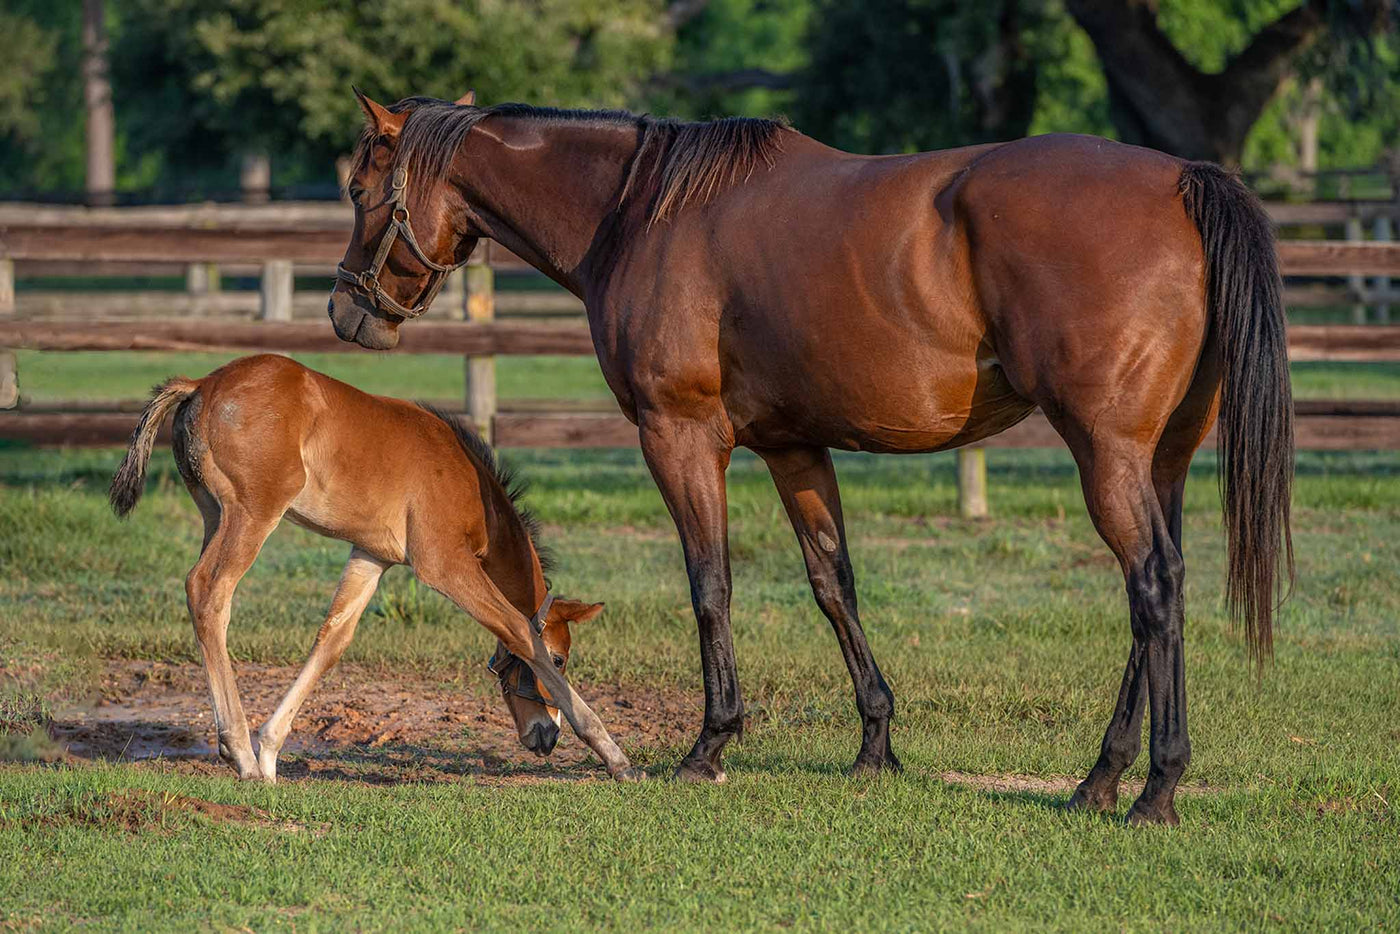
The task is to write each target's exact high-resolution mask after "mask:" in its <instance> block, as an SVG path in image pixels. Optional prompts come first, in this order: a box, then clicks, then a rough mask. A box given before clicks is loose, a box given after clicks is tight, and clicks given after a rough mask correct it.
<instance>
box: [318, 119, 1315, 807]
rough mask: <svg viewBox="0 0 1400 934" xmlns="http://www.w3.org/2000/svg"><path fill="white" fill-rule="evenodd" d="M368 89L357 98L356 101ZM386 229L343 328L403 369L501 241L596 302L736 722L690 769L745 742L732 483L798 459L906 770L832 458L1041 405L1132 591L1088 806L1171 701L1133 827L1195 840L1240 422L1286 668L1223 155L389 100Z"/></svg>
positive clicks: (1273, 263)
mask: <svg viewBox="0 0 1400 934" xmlns="http://www.w3.org/2000/svg"><path fill="white" fill-rule="evenodd" d="M356 93H357V94H358V92H356ZM360 103H361V105H362V107H363V109H364V111H365V114H366V116H367V119H368V125H367V128H366V130H365V132H364V134H363V136H362V138H361V141H360V145H359V147H358V149H357V158H356V161H355V164H354V168H353V176H352V178H351V182H350V194H351V196H352V197H353V199H354V202H355V228H354V233H353V234H352V236H351V239H350V244H349V246H348V247H347V249H346V251H345V258H344V261H343V263H342V266H341V271H340V280H341V281H340V282H339V283H338V284H337V285H336V287H335V289H334V290H333V292H332V293H331V298H330V316H331V319H332V321H333V322H334V324H335V330H336V333H337V334H338V335H340V337H341V338H343V339H344V340H347V341H355V342H357V343H359V344H361V345H363V346H365V347H370V348H388V347H392V346H394V344H395V343H396V342H397V340H398V329H399V326H400V325H401V324H402V323H403V321H404V320H405V319H406V318H410V317H414V316H416V315H418V314H421V313H422V312H423V310H425V308H426V306H427V303H428V302H430V301H431V298H432V296H433V294H435V292H436V289H437V287H438V286H439V285H440V284H441V280H442V279H443V277H444V276H445V275H446V274H447V272H448V271H449V270H450V269H451V268H452V266H453V265H454V264H456V263H460V262H462V261H464V260H465V258H466V257H467V256H468V255H469V254H470V252H471V251H472V249H473V248H474V247H475V245H476V242H477V239H478V238H479V237H490V238H492V239H494V240H496V241H498V242H500V243H502V244H504V245H505V246H506V247H508V248H509V249H511V250H513V251H514V252H516V253H518V254H519V255H520V256H522V257H524V258H525V259H527V260H528V261H529V262H531V263H533V264H534V265H535V266H536V267H538V268H539V269H541V270H542V271H544V272H545V273H546V274H547V275H549V276H550V277H551V278H553V279H555V280H556V281H558V282H559V283H560V284H562V285H563V286H564V287H565V288H567V289H568V290H569V291H571V292H573V293H574V294H575V295H577V296H579V297H581V298H582V299H583V301H584V303H585V305H586V307H587V311H588V323H589V328H590V330H591V333H592V337H593V344H594V347H595V348H596V350H597V354H598V361H599V363H600V364H601V365H602V370H603V375H604V377H605V378H606V379H607V382H608V385H609V387H610V388H611V389H612V391H613V393H614V394H615V395H616V397H617V401H618V403H619V405H620V406H621V408H622V411H623V413H624V414H626V416H627V417H628V418H629V419H631V420H632V421H633V422H635V423H636V425H637V428H638V431H639V434H640V440H641V446H642V452H643V454H644V455H645V457H646V462H647V465H648V466H649V467H650V469H651V473H652V476H653V477H654V478H655V480H656V483H657V485H658V486H659V487H660V490H661V494H662V496H663V497H664V498H665V500H666V504H667V506H668V508H669V509H670V512H671V516H672V518H673V519H674V520H675V524H676V527H677V529H678V530H679V532H680V538H681V544H682V546H683V549H684V553H685V562H686V569H687V573H688V575H689V578H690V593H691V600H692V603H693V605H694V609H695V617H696V621H697V623H698V626H699V635H700V659H701V665H702V669H703V674H704V683H705V718H704V725H703V727H702V728H701V731H700V735H699V738H698V739H697V740H696V741H695V745H694V747H693V748H692V750H691V751H690V753H689V754H688V755H686V757H685V758H684V760H683V761H682V762H681V764H680V767H679V769H678V776H679V777H682V778H690V779H700V780H710V781H720V780H723V778H724V771H723V769H722V767H721V762H720V754H721V750H722V749H723V748H724V745H725V743H726V742H728V740H729V739H730V737H732V736H734V735H735V734H736V733H738V732H740V730H741V729H742V726H743V712H744V706H743V702H742V700H741V697H740V692H739V681H738V676H737V672H736V670H735V661H734V650H733V645H732V640H731V637H730V628H729V597H730V575H729V552H728V544H727V525H726V515H725V511H726V508H725V484H724V474H725V469H726V467H727V465H728V463H729V458H730V453H731V452H732V450H733V449H734V448H735V447H736V446H738V445H743V446H746V447H749V448H751V449H752V450H754V451H755V452H757V453H758V455H759V456H760V457H761V458H762V459H763V460H764V461H765V462H766V463H767V465H768V467H769V469H770V471H771V472H772V475H773V480H774V482H775V484H776V485H777V488H778V492H779V494H780V496H781V498H782V502H783V505H784V506H785V507H786V509H787V513H788V516H789V518H790V519H791V521H792V525H793V528H794V529H795V530H796V532H797V538H798V541H799V543H800V544H801V547H802V553H803V557H804V558H805V559H806V563H807V573H808V576H809V578H810V580H811V585H812V591H813V594H814V595H815V597H816V601H817V603H818V605H819V606H820V607H821V609H822V612H823V613H824V614H825V615H826V617H827V618H828V619H829V620H830V621H831V625H832V627H833V628H834V629H835V631H836V637H837V641H838V642H839V643H840V646H841V651H842V653H843V654H844V656H845V659H846V664H847V666H848V667H849V669H850V673H851V679H852V681H853V682H854V685H855V695H856V706H857V708H858V709H859V712H860V716H861V719H862V722H863V736H862V741H861V748H860V753H859V755H858V757H857V759H856V763H855V767H856V768H857V769H858V770H866V769H882V768H898V766H899V763H898V760H897V759H896V758H895V755H894V752H893V751H892V750H891V748H890V739H889V720H890V715H891V713H892V711H893V709H894V698H893V694H892V693H891V691H890V689H889V686H888V685H887V684H886V683H885V680H884V678H883V677H881V675H880V670H879V668H878V667H877V666H876V664H875V660H874V658H873V657H872V656H871V653H870V648H869V646H868V645H867V644H866V640H865V636H864V634H863V633H862V631H861V626H860V619H859V616H858V614H857V610H856V591H855V581H854V577H853V575H852V571H851V563H850V559H849V557H848V555H847V547H846V535H845V530H844V528H843V523H842V517H841V502H840V497H839V494H838V491H837V485H836V475H835V473H834V471H833V469H832V462H831V458H830V455H829V453H828V450H829V449H830V448H839V449H843V450H865V451H886V452H923V451H941V450H946V449H949V448H954V447H957V446H959V445H964V444H969V443H972V442H975V441H979V440H981V439H983V438H986V437H988V436H989V435H993V434H996V433H997V432H999V431H1002V430H1003V429H1006V428H1008V427H1010V426H1011V425H1014V424H1015V423H1016V422H1018V421H1020V420H1021V419H1023V418H1025V417H1026V416H1027V415H1028V414H1030V412H1031V411H1032V410H1033V409H1035V408H1036V407H1037V406H1038V407H1039V408H1040V409H1041V410H1042V411H1044V413H1045V415H1046V417H1047V418H1048V419H1049V420H1050V423H1051V424H1052V425H1053V426H1054V427H1055V429H1056V430H1057V431H1058V432H1059V433H1060V435H1061V436H1062V437H1063V438H1064V439H1065V441H1066V443H1067V444H1068V445H1069V448H1070V450H1071V452H1072V453H1073V455H1074V458H1075V461H1076V462H1077V464H1078V466H1079V470H1080V476H1081V480H1082V484H1083V490H1084V497H1085V500H1086V502H1087V504H1088V509H1089V514H1090V516H1091V517H1092V519H1093V521H1094V524H1095V527H1096V528H1097V529H1098V531H1099V534H1100V535H1101V536H1102V537H1103V539H1104V541H1105V542H1106V543H1107V544H1108V546H1109V547H1110V548H1111V549H1112V550H1113V552H1114V554H1115V555H1116V556H1117V558H1118V561H1119V563H1120V565H1121V566H1122V571H1123V575H1124V578H1125V579H1126V582H1127V591H1128V608H1129V618H1130V623H1131V628H1132V647H1131V649H1130V650H1129V653H1128V660H1127V665H1126V668H1125V670H1124V673H1123V681H1122V687H1121V689H1120V691H1119V694H1118V700H1117V704H1116V706H1115V709H1114V712H1113V716H1112V718H1111V719H1110V721H1109V724H1108V729H1107V731H1106V733H1105V735H1104V739H1103V744H1102V747H1101V749H1100V752H1099V757H1098V761H1097V762H1096V763H1095V765H1094V766H1093V768H1092V770H1091V771H1090V772H1089V774H1088V777H1087V778H1086V779H1085V780H1084V782H1083V783H1082V784H1080V786H1079V788H1078V789H1077V790H1076V791H1075V793H1074V796H1073V798H1072V799H1071V801H1070V805H1071V806H1072V807H1076V808H1091V809H1098V810H1108V809H1111V808H1114V807H1115V806H1116V804H1117V796H1118V783H1119V777H1120V775H1121V774H1122V772H1123V770H1124V769H1125V768H1126V767H1127V766H1128V765H1129V764H1130V763H1131V762H1132V761H1133V760H1134V759H1135V758H1136V756H1137V753H1138V749H1139V746H1140V738H1139V737H1140V732H1141V723H1142V717H1143V710H1144V703H1145V704H1146V705H1147V706H1148V707H1150V708H1151V732H1150V735H1151V744H1150V750H1151V770H1150V773H1149V778H1148V781H1147V784H1146V787H1145V788H1144V789H1143V791H1142V794H1141V796H1140V797H1139V798H1138V799H1137V801H1136V802H1135V803H1134V804H1133V806H1132V809H1131V811H1130V812H1129V820H1131V821H1133V822H1167V823H1175V822H1176V821H1177V816H1176V810H1175V806H1174V804H1173V798H1174V795H1175V789H1176V785H1177V781H1178V779H1179V778H1180V776H1181V773H1182V771H1183V769H1184V768H1185V767H1186V764H1187V762H1188V760H1189V758H1190V743H1189V741H1188V739H1187V732H1186V694H1185V680H1184V670H1183V650H1182V626H1183V620H1184V608H1183V601H1182V580H1183V574H1184V564H1183V562H1182V553H1181V508H1182V494H1183V489H1184V485H1185V482H1186V474H1187V467H1188V465H1189V463H1190V461H1191V457H1192V455H1193V453H1194V452H1195V450H1196V448H1197V447H1198V446H1199V445H1200V443H1201V441H1202V440H1203V439H1204V438H1205V436H1206V434H1207V432H1208V431H1209V430H1210V428H1211V426H1212V424H1213V423H1214V422H1215V420H1216V417H1217V414H1218V415H1219V419H1220V423H1221V425H1220V431H1219V445H1220V453H1221V459H1220V465H1221V471H1222V493H1223V502H1224V510H1225V527H1226V535H1227V539H1228V553H1229V558H1228V581H1227V593H1228V597H1229V603H1230V606H1231V608H1232V611H1233V614H1234V617H1235V618H1236V619H1237V620H1239V621H1241V622H1243V624H1244V629H1245V634H1246V638H1247V641H1248V644H1249V647H1250V654H1251V655H1252V656H1253V657H1254V658H1256V659H1262V658H1263V657H1265V656H1267V655H1268V653H1269V652H1270V646H1271V632H1272V616H1273V611H1274V607H1275V600H1276V595H1277V591H1278V590H1279V589H1280V587H1279V579H1280V576H1281V575H1280V574H1279V564H1280V561H1281V560H1282V561H1283V562H1284V564H1285V565H1286V569H1287V575H1288V577H1289V578H1290V579H1291V576H1292V573H1293V568H1292V545H1291V540H1290V539H1289V531H1288V512H1289V489H1290V486H1291V482H1292V469H1293V457H1292V452H1293V435H1292V402H1291V392H1290V386H1289V378H1288V359H1287V348H1286V340H1285V326H1284V316H1283V308H1282V305H1281V301H1280V281H1279V276H1278V266H1277V259H1276V255H1275V250H1274V245H1273V234H1272V230H1271V227H1270V224H1269V221H1268V219H1267V217H1266V216H1265V215H1264V213H1263V212H1262V210H1261V209H1260V207H1259V204H1258V203H1257V201H1256V200H1255V199H1254V197H1253V196H1252V195H1251V194H1250V192H1249V191H1248V189H1246V188H1245V186H1244V185H1243V184H1241V183H1240V182H1239V181H1238V180H1236V179H1235V178H1233V177H1232V176H1230V175H1228V174H1227V173H1225V172H1224V171H1222V170H1221V169H1220V168H1218V167H1217V166H1214V165H1210V164H1206V163H1199V162H1184V161H1182V160H1180V159H1176V158H1173V157H1171V156H1168V155H1164V154H1162V153H1159V152H1153V151H1150V150H1146V149H1139V148H1136V147H1132V146H1125V145H1120V144H1118V143H1113V142H1109V141H1107V140H1102V139H1095V138H1089V137H1083V136H1065V135H1052V136H1041V137H1036V138H1033V139H1025V140H1018V141H1015V142H1010V143H1004V144H992V145H984V146H975V147H969V148H966V149H956V150H950V151H946V152H932V153H922V154H918V155H909V156H858V155H851V154H849V153H844V152H839V151H837V150H834V149H831V148H829V147H827V146H824V145H822V144H821V143H818V142H816V141H815V140H812V139H810V138H808V137H806V136H803V135H802V134H800V133H798V132H796V131H794V130H792V129H789V128H788V127H786V126H785V125H783V124H781V123H777V122H773V121H769V120H753V119H724V120H717V121H714V122H709V123H682V122H675V121H669V120H657V119H652V118H650V117H642V116H634V115H631V114H627V113H613V112H591V111H562V110H552V109H540V108H535V107H529V106H525V105H520V104H504V105H498V106H493V107H477V106H475V104H474V102H473V101H472V99H471V97H470V95H469V96H468V97H466V98H463V99H462V100H460V101H457V102H456V103H455V104H453V103H447V102H444V101H436V100H430V99H426V98H410V99H407V100H403V101H400V102H399V103H397V104H394V105H392V106H389V107H384V106H381V105H379V104H377V103H375V102H373V101H371V100H369V99H367V98H365V97H364V96H363V95H360Z"/></svg>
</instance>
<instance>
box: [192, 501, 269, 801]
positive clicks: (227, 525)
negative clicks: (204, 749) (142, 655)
mask: <svg viewBox="0 0 1400 934" xmlns="http://www.w3.org/2000/svg"><path fill="white" fill-rule="evenodd" d="M201 511H203V509H202V508H201ZM280 519H281V516H280V515H277V516H272V517H261V518H260V517H256V516H254V515H252V514H251V513H249V512H248V511H247V510H245V509H243V508H241V507H239V506H238V505H237V504H233V505H232V506H230V505H227V504H226V505H224V507H223V509H222V510H221V513H220V515H219V517H218V525H217V527H216V528H215V529H214V532H213V534H212V535H209V536H208V544H207V545H206V546H205V548H204V551H203V552H202V553H201V554H200V556H199V560H198V561H197V562H195V566H194V568H193V569H191V570H190V573H189V576H188V577H186V578H185V595H186V597H187V599H188V602H189V608H190V618H191V619H192V620H193V621H194V632H195V637H196V638H197V639H198V640H199V648H200V651H201V653H202V654H203V656H204V670H205V673H206V674H207V675H208V676H209V695H210V699H211V700H212V702H213V705H214V727H215V729H216V730H217V732H218V737H219V755H221V756H223V757H224V758H225V759H227V760H228V761H229V762H232V763H233V764H234V766H235V767H236V768H237V769H238V776H239V778H258V777H260V773H259V771H258V764H257V762H256V761H255V760H254V758H253V744H252V742H251V740H250V738H249V736H248V718H247V717H246V716H245V715H244V713H243V702H242V701H241V700H240V699H239V696H238V684H237V682H236V681H235V680H234V676H233V665H232V663H231V662H230V661H229V655H228V641H227V636H228V623H229V610H230V606H231V604H232V602H233V591H234V589H235V588H237V586H238V582H239V581H240V580H242V579H243V575H244V574H246V573H247V572H248V568H250V567H252V565H253V561H254V559H255V558H257V556H258V550H259V549H260V548H262V544H263V542H264V541H266V540H267V537H268V535H270V534H272V530H273V529H274V528H276V527H277V523H278V521H279V520H280ZM207 521H208V515H206V522H207Z"/></svg>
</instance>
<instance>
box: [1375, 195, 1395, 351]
mask: <svg viewBox="0 0 1400 934" xmlns="http://www.w3.org/2000/svg"><path fill="white" fill-rule="evenodd" d="M1372 233H1373V234H1374V235H1375V238H1376V239H1377V240H1379V241H1380V242H1382V243H1389V242H1390V241H1391V239H1392V237H1393V235H1394V226H1393V224H1392V222H1391V220H1390V217H1389V216H1387V215H1384V214H1382V215H1381V216H1380V217H1378V218H1376V223H1375V226H1374V228H1373V230H1372ZM1371 288H1372V289H1373V290H1374V291H1375V292H1377V293H1380V294H1382V295H1383V294H1384V293H1386V292H1389V291H1390V277H1389V276H1376V277H1375V278H1374V279H1372V280H1371ZM1376 321H1377V323H1379V324H1389V323H1390V305H1389V304H1387V303H1386V301H1385V299H1384V298H1380V297H1378V298H1377V299H1376Z"/></svg>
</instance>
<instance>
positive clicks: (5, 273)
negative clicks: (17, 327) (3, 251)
mask: <svg viewBox="0 0 1400 934" xmlns="http://www.w3.org/2000/svg"><path fill="white" fill-rule="evenodd" d="M14 311H15V261H14V260H12V259H10V258H9V257H8V256H0V315H9V314H14Z"/></svg>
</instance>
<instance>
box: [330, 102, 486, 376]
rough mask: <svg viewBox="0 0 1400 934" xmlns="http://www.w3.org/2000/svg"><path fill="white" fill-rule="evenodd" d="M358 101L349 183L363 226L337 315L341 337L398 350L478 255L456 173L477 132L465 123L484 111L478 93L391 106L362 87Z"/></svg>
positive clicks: (347, 261)
mask: <svg viewBox="0 0 1400 934" xmlns="http://www.w3.org/2000/svg"><path fill="white" fill-rule="evenodd" d="M355 96H356V97H357V98H358V99H359V102H360V108H361V109H362V110H363V111H364V112H365V121H366V122H365V129H364V132H363V133H362V134H361V136H360V142H359V144H358V145H357V146H356V147H355V155H354V157H353V165H352V168H351V175H350V177H349V179H348V181H347V183H346V192H347V194H349V196H350V199H351V201H352V202H353V203H354V205H355V229H354V231H353V232H352V233H351V235H350V245H349V246H348V247H347V248H346V250H345V258H344V259H343V260H341V263H340V268H339V269H338V270H337V272H336V284H335V287H334V288H333V289H332V290H331V299H330V306H329V309H328V310H329V313H330V317H331V321H332V322H333V323H334V324H335V333H336V335H337V336H338V337H339V338H340V339H341V340H345V341H354V342H355V343H357V344H359V345H361V346H362V347H368V348H370V349H371V350H388V349H390V348H392V347H394V346H395V345H396V344H398V342H399V325H400V324H402V323H403V322H404V321H405V320H406V319H408V318H416V317H417V316H418V315H421V314H422V313H423V312H425V311H427V309H428V305H430V304H431V303H432V300H433V298H434V297H435V296H436V295H437V292H438V289H440V288H441V287H442V285H443V283H444V282H445V281H446V279H447V276H448V275H449V274H450V273H451V271H452V270H453V269H455V268H456V267H457V266H460V265H461V264H462V263H465V262H466V260H467V257H468V256H470V255H471V252H472V250H473V249H475V248H476V243H477V236H476V235H475V234H474V233H473V232H472V230H471V227H470V224H469V223H468V220H467V208H466V204H465V202H464V201H463V199H462V197H461V195H460V194H459V193H458V192H457V189H456V188H455V187H454V186H453V185H452V184H450V183H449V181H448V177H447V176H448V172H447V169H448V166H449V164H450V162H451V157H452V155H453V153H454V152H455V151H456V148H457V145H458V144H459V143H460V142H461V137H462V135H464V134H465V133H466V130H467V129H469V128H470V123H471V121H470V119H467V120H463V119H462V117H468V118H470V117H471V116H473V115H474V114H476V113H478V112H479V109H478V108H477V107H475V106H474V102H475V96H474V94H473V93H471V92H468V94H467V95H466V96H465V97H463V98H461V99H460V100H458V101H456V102H455V103H452V104H449V103H447V102H445V101H434V100H429V99H427V98H409V99H407V100H403V101H399V102H398V103H397V104H393V105H390V106H389V107H384V106H382V105H380V104H377V103H375V102H374V101H372V100H370V99H369V98H368V97H366V96H365V95H364V94H362V93H360V91H359V90H358V89H357V90H356V91H355ZM415 111H419V112H420V113H419V119H418V120H416V121H415V120H414V119H413V116H414V113H415Z"/></svg>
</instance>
